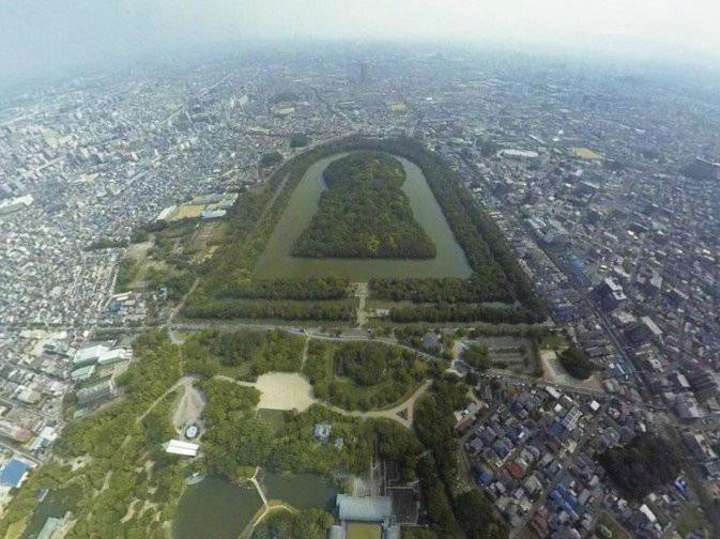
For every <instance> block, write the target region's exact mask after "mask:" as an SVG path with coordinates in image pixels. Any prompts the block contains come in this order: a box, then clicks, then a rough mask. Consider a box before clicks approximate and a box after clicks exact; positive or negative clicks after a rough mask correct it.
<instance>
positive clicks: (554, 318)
mask: <svg viewBox="0 0 720 539" xmlns="http://www.w3.org/2000/svg"><path fill="white" fill-rule="evenodd" d="M515 62H516V63H514V62H513V60H512V59H500V58H496V57H494V56H489V55H488V56H477V57H476V56H473V55H470V54H461V53H458V52H453V51H440V52H434V53H428V52H427V51H424V50H422V51H414V50H412V49H407V50H389V49H388V50H384V49H383V50H380V51H378V52H377V53H376V54H375V55H374V56H372V59H369V58H364V57H363V58H357V57H350V56H346V55H340V54H330V53H327V54H323V53H320V52H318V51H315V50H311V51H309V52H308V53H307V54H306V55H303V54H297V55H294V56H292V57H290V56H282V55H279V56H278V57H277V58H273V59H272V60H268V59H267V58H257V59H254V58H253V57H242V58H239V59H232V60H223V61H219V60H214V61H212V62H211V61H208V62H207V63H201V62H196V63H191V64H187V65H161V66H146V67H142V66H139V67H137V68H134V69H131V70H119V71H117V72H109V71H108V72H103V73H99V74H95V75H88V76H84V77H76V78H72V79H69V80H65V81H63V82H61V83H57V84H53V85H49V86H38V87H37V88H35V89H32V90H27V91H26V92H25V93H22V94H18V95H14V96H12V98H8V99H6V104H5V107H4V108H3V109H0V258H1V263H0V451H1V454H2V455H1V456H0V507H3V506H6V505H7V504H8V503H10V501H11V500H12V499H13V497H14V496H16V495H17V494H18V492H22V488H23V487H22V484H23V482H24V481H26V480H27V479H28V478H29V477H32V474H33V473H36V470H37V468H38V467H41V466H42V465H43V464H45V463H49V462H52V461H53V458H54V457H53V455H54V446H55V444H56V441H57V440H58V438H59V437H60V436H61V434H62V432H63V431H64V430H65V428H66V426H67V425H68V424H70V423H71V422H72V421H73V420H77V419H80V418H82V417H85V416H88V415H91V414H93V413H96V411H97V410H98V409H103V407H105V406H107V405H108V403H110V402H112V401H114V400H118V398H119V397H120V398H125V397H124V396H123V391H122V389H121V388H120V387H119V386H120V384H118V378H119V377H121V376H122V374H123V373H124V372H126V371H127V369H128V368H129V367H130V366H131V365H132V364H133V360H134V358H133V352H132V350H133V341H134V339H135V337H136V336H137V335H138V334H139V333H141V332H143V331H145V330H148V329H153V328H166V329H168V330H169V331H171V333H172V332H173V331H174V332H177V333H182V332H189V331H193V330H196V329H203V328H204V326H202V324H200V323H195V322H192V321H188V320H184V319H182V318H181V317H180V316H178V310H179V308H180V306H181V303H182V302H181V301H178V300H177V298H173V297H172V294H170V295H168V291H167V290H166V289H164V288H162V289H161V290H157V289H147V290H145V289H143V287H132V289H129V290H124V291H119V290H117V287H116V283H117V279H118V273H119V270H120V266H121V260H123V258H124V256H125V255H126V253H127V251H128V250H132V249H134V248H135V245H136V242H134V241H133V234H136V233H137V231H138V229H139V228H140V227H142V226H145V225H148V224H152V223H157V222H180V221H187V220H194V222H215V221H216V220H219V219H223V218H225V216H226V213H227V212H228V211H229V210H230V209H231V208H232V207H233V205H234V204H235V203H236V201H237V199H238V194H239V193H243V192H247V191H248V190H249V191H253V190H257V189H258V188H259V187H261V186H263V185H264V184H265V183H266V182H267V181H268V179H269V178H270V175H271V173H272V171H273V170H275V169H276V168H277V167H278V166H279V165H278V164H275V163H270V164H269V165H267V166H265V165H261V161H262V160H263V159H267V156H268V155H270V154H273V152H278V153H279V154H280V156H281V159H282V161H287V160H289V159H291V158H293V157H294V156H297V155H300V154H301V153H302V152H303V151H306V149H307V147H309V148H312V147H313V146H315V145H319V144H320V143H322V142H325V141H330V140H335V139H340V138H342V137H345V136H348V135H353V134H362V135H365V136H368V137H373V138H374V137H377V138H383V137H396V136H407V137H412V138H415V139H417V140H419V141H421V142H422V143H423V145H424V146H425V147H427V148H428V149H431V150H433V151H435V152H437V153H438V154H439V155H441V156H442V157H443V158H444V159H445V160H446V161H447V162H448V163H449V164H450V166H451V167H452V169H454V170H455V171H456V172H457V173H458V174H459V177H460V178H461V179H462V181H463V182H464V184H465V187H467V188H468V189H469V190H470V191H471V192H472V194H473V197H474V198H475V200H476V201H477V203H478V204H479V205H482V206H483V207H485V208H487V210H488V212H489V214H490V215H491V216H492V219H493V221H494V222H495V223H496V224H497V225H498V227H499V228H500V230H502V232H503V233H504V235H505V237H506V239H507V240H508V242H509V243H510V244H511V246H512V248H513V250H514V252H515V253H516V255H517V257H518V259H519V262H520V265H521V267H522V269H523V270H524V272H525V273H526V274H527V276H528V277H529V279H530V281H531V282H532V283H533V284H534V285H535V288H536V290H537V292H538V294H539V295H540V296H541V297H542V298H543V299H544V301H545V303H546V304H547V308H548V312H549V314H550V317H549V318H548V320H547V321H546V322H545V323H544V324H542V327H543V328H544V329H545V330H547V331H548V332H549V333H550V334H551V335H550V336H547V335H546V336H545V337H544V338H543V339H540V340H539V341H538V345H537V346H538V349H537V350H535V352H534V353H536V355H537V358H536V359H537V361H538V364H539V365H540V367H539V368H540V372H541V373H542V374H541V375H540V376H534V375H532V376H531V375H530V374H529V373H527V372H522V371H520V370H515V369H513V368H504V367H503V366H502V365H498V364H497V363H496V364H494V365H492V366H491V368H489V369H486V368H478V367H477V365H474V364H471V363H470V362H469V361H464V360H463V357H464V356H463V355H462V353H463V350H465V349H468V348H471V347H473V346H482V347H485V348H486V350H487V353H488V354H489V355H490V357H491V358H492V357H495V358H496V359H497V358H503V357H505V355H508V356H509V355H511V354H509V352H508V351H509V350H510V349H512V350H511V351H512V353H513V354H514V353H520V354H521V355H525V354H526V352H525V348H523V349H522V350H521V351H518V350H520V348H518V347H519V346H520V345H518V343H517V341H510V340H504V339H507V337H506V336H503V335H500V334H498V335H495V336H487V335H486V336H482V337H473V336H472V335H470V334H466V335H462V334H460V333H456V332H455V331H456V329H457V328H458V327H461V326H463V325H462V324H452V323H443V324H435V325H434V326H433V328H432V329H431V330H429V331H425V332H424V334H423V335H421V341H420V343H419V346H415V348H418V349H419V350H422V351H423V353H425V354H430V355H433V356H438V357H441V356H442V357H449V358H450V363H449V368H450V370H451V371H452V372H453V373H456V374H458V375H459V376H468V375H469V374H472V375H474V376H477V383H476V384H474V394H475V395H476V397H475V398H473V401H472V403H469V404H467V405H466V406H465V407H464V408H461V409H459V410H456V417H455V420H456V424H455V431H454V432H455V435H456V436H457V439H458V441H459V443H460V447H461V451H460V453H461V456H462V469H463V470H464V471H465V473H466V474H467V478H468V482H469V484H471V485H472V486H473V488H474V489H476V490H477V491H478V492H481V493H482V494H483V496H485V497H486V498H487V499H488V500H489V501H490V503H491V505H492V507H493V511H494V512H495V514H497V516H498V518H500V519H502V520H503V521H504V522H505V524H507V525H508V527H509V529H510V530H511V531H510V537H538V538H545V537H558V538H578V539H579V538H581V537H606V538H611V537H628V536H630V537H648V538H650V537H652V538H658V539H660V538H670V537H682V538H689V537H693V538H694V537H698V538H700V537H716V536H717V535H715V534H717V533H719V530H720V511H718V505H717V500H718V499H720V374H718V373H719V372H720V259H719V257H720V138H719V137H718V132H720V105H719V104H717V103H711V102H706V101H703V100H701V99H698V98H696V97H694V96H693V95H692V94H691V93H688V94H682V93H680V92H678V91H676V90H674V89H672V88H666V87H664V86H663V84H662V83H661V82H660V81H658V80H653V79H650V78H648V79H647V80H646V79H643V78H633V77H623V76H620V75H617V74H614V73H606V72H603V71H602V68H599V69H598V70H594V69H589V68H587V67H586V68H579V67H574V66H572V65H571V66H560V65H557V64H555V63H551V62H547V63H545V61H544V60H542V59H540V58H538V59H532V58H517V59H516V60H515ZM297 135H305V136H306V137H307V145H305V144H303V145H300V144H297V145H295V144H291V139H293V137H295V136H297ZM196 284H197V283H196ZM362 301H363V302H364V298H363V299H362ZM376 307H377V308H376V309H375V311H373V313H372V315H373V316H374V317H377V318H380V319H381V318H383V317H384V316H386V315H387V312H386V310H384V309H383V308H381V307H380V306H376ZM362 308H364V303H362V307H361V309H360V310H362ZM357 322H358V324H357V325H358V328H362V334H361V333H360V332H359V330H358V329H357V328H355V329H354V330H349V332H347V333H346V334H342V331H343V330H339V332H338V337H337V338H338V339H340V338H341V337H343V335H344V336H347V337H348V339H349V338H350V337H352V338H358V339H360V338H361V337H362V338H367V334H368V331H366V330H365V326H364V325H363V323H361V321H360V320H358V321H357ZM471 325H472V324H465V325H464V326H467V328H469V327H470V326H471ZM201 326H202V327H201ZM287 326H288V327H287V328H286V329H289V330H290V332H291V333H292V334H293V335H302V336H309V338H310V337H313V336H315V337H320V338H328V339H329V338H330V332H329V331H325V330H324V329H320V328H319V327H317V328H315V327H311V324H307V327H305V325H304V324H302V323H300V322H298V323H297V324H292V325H290V324H287ZM295 326H297V327H295ZM464 326H463V327H464ZM467 328H466V329H467ZM451 330H452V331H451ZM352 331H355V333H352V335H351V332H352ZM371 335H372V333H371ZM171 336H172V335H171ZM450 336H451V337H452V338H450ZM522 337H523V338H525V336H524V335H523V336H522ZM554 337H557V338H559V339H560V341H558V342H563V343H565V344H563V345H556V344H555V341H554ZM447 339H450V340H451V341H453V342H451V343H448V342H447ZM386 340H387V338H386ZM388 342H389V341H388ZM393 342H395V341H393ZM397 342H401V343H403V344H405V343H406V341H403V340H402V339H400V338H398V339H397ZM532 342H534V341H532ZM566 344H567V345H570V346H571V348H573V349H577V350H580V351H581V352H582V353H583V354H584V356H586V357H587V358H588V360H589V362H590V363H591V367H592V369H593V372H594V373H593V375H592V376H590V377H588V378H587V379H585V380H579V379H577V378H576V377H573V376H571V375H570V374H569V373H568V372H566V371H565V370H564V369H563V368H562V366H561V364H560V361H559V359H558V358H559V356H560V355H561V352H560V349H561V348H565V347H566ZM522 346H523V347H525V346H527V347H528V348H532V347H533V346H534V345H533V344H532V343H531V341H530V340H528V341H523V343H522ZM305 353H306V354H307V351H306V352H305ZM443 354H444V355H443ZM68 410H70V413H68ZM395 419H396V421H397V418H395ZM399 423H400V424H402V425H403V426H408V425H410V424H411V423H412V417H410V418H409V419H408V418H407V417H404V418H401V420H400V421H399ZM323 425H324V424H322V423H318V425H317V426H316V427H315V431H314V432H313V436H314V437H315V438H316V439H317V440H318V442H319V443H323V444H327V443H328V441H329V439H330V438H329V432H330V428H329V426H328V427H327V429H326V430H327V433H326V432H325V430H324V427H323ZM192 426H193V427H194V428H195V429H196V430H194V431H191V435H187V434H185V435H184V436H182V437H184V438H185V440H184V441H180V440H172V441H170V442H168V444H169V445H166V446H165V447H166V449H167V451H168V452H170V453H174V454H177V455H184V456H190V457H192V456H195V455H197V451H198V444H199V445H200V446H201V445H202V440H200V441H197V440H195V437H196V435H197V432H198V430H197V427H196V426H195V424H194V423H193V425H192ZM318 426H319V427H320V429H319V430H318ZM183 432H184V433H187V432H188V431H187V430H185V431H183ZM650 435H659V436H662V437H664V438H666V439H669V440H671V441H673V442H674V443H675V444H676V446H677V448H678V449H679V451H680V452H681V453H682V462H683V469H682V472H681V473H680V474H679V475H678V476H677V477H676V478H674V480H673V481H672V482H670V483H669V484H666V485H663V486H661V487H658V488H657V489H654V490H652V491H651V492H649V493H648V494H647V495H644V496H642V497H641V498H640V499H636V500H631V499H628V496H625V495H624V493H623V492H621V491H620V489H619V488H618V486H617V484H615V483H613V481H612V480H611V479H610V477H609V474H608V472H607V471H606V469H605V468H604V467H603V465H602V464H600V463H599V462H598V459H597V458H596V457H597V456H598V455H599V454H604V452H606V451H607V450H608V449H611V448H614V447H616V446H618V445H625V444H628V443H629V442H631V441H632V440H633V439H635V438H636V437H647V436H650ZM333 439H334V440H335V438H333ZM196 442H197V443H196ZM335 443H337V442H335ZM342 443H343V442H342V438H340V445H341V447H342ZM183 444H184V445H183ZM385 473H386V476H385V478H384V479H383V480H382V482H381V485H382V488H378V489H376V490H377V492H373V491H372V489H370V491H371V492H372V493H373V494H375V495H374V496H373V497H372V501H371V502H363V501H362V498H361V497H360V501H358V499H357V498H358V497H356V498H353V497H351V496H347V497H345V498H344V497H343V496H344V495H342V494H341V495H339V496H338V500H337V510H338V511H339V512H340V516H339V517H338V520H339V523H338V524H336V525H334V526H333V527H332V528H330V537H345V535H344V534H345V529H344V528H343V527H342V526H341V525H339V524H341V523H342V522H344V521H345V520H352V521H354V520H359V521H363V520H368V521H372V522H376V523H381V524H382V525H383V526H384V528H383V529H384V530H393V531H391V532H389V533H386V534H385V535H384V537H399V533H400V532H399V528H398V527H396V526H394V524H395V523H398V524H402V525H403V526H410V527H417V526H419V525H424V524H426V523H427V518H426V517H427V515H426V508H423V503H422V502H421V501H420V500H421V499H422V495H421V493H420V488H419V487H418V486H417V483H413V482H403V481H401V480H400V479H397V480H392V479H390V480H388V479H387V475H388V474H387V470H385ZM258 488H259V487H258ZM407 489H410V490H407ZM380 491H382V492H380ZM395 491H396V492H395ZM393 492H395V494H393ZM409 492H410V494H408V493H409ZM380 494H382V496H381V495H380ZM394 495H395V496H396V498H397V500H400V501H397V500H395V499H394V498H393V496H394ZM363 503H365V505H363ZM388 504H389V505H388ZM393 504H395V505H393ZM398 504H405V505H403V507H404V510H403V511H402V515H403V516H402V518H398V510H397V507H400V505H398ZM407 504H409V506H410V509H408V505H407ZM393 507H395V508H396V509H395V510H393ZM364 512H369V513H372V514H373V515H379V516H377V518H376V517H375V516H372V517H366V516H363V515H367V513H364ZM342 514H345V515H346V517H345V518H343V517H342ZM347 515H350V516H347ZM61 524H62V523H60V522H57V523H53V525H56V526H58V529H59V528H60V527H61ZM391 524H392V525H391ZM393 534H398V535H393ZM47 537H52V535H48V536H47Z"/></svg>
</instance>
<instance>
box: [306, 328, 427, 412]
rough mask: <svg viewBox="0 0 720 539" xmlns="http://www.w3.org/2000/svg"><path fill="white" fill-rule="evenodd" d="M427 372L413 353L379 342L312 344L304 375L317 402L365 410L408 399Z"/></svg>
mask: <svg viewBox="0 0 720 539" xmlns="http://www.w3.org/2000/svg"><path fill="white" fill-rule="evenodd" d="M428 368H429V367H428V364H427V362H426V361H424V360H422V359H420V358H418V357H417V356H416V354H414V353H413V352H410V351H409V350H404V349H401V348H398V347H393V346H387V345H384V344H381V343H378V342H346V343H342V344H332V343H327V342H322V341H315V340H313V341H311V343H310V346H309V348H308V357H307V361H306V363H305V368H304V373H305V374H306V375H307V376H308V378H309V380H310V383H311V384H312V385H313V392H314V393H315V396H316V397H317V398H319V399H322V400H327V401H328V402H330V403H332V404H335V405H337V406H340V407H342V408H345V409H347V410H353V409H358V408H359V409H362V410H368V409H371V408H381V407H383V406H387V405H389V404H392V403H395V402H397V401H399V400H400V399H402V398H403V397H405V396H407V395H408V393H409V391H411V390H412V389H414V388H415V387H417V386H418V385H419V384H420V383H421V382H422V380H423V379H424V378H425V376H426V373H427V371H428Z"/></svg>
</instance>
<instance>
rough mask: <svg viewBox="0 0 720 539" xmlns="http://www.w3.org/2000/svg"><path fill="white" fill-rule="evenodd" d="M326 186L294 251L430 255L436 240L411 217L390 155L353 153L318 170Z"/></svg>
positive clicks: (400, 176) (401, 177)
mask: <svg viewBox="0 0 720 539" xmlns="http://www.w3.org/2000/svg"><path fill="white" fill-rule="evenodd" d="M323 179H324V180H325V184H326V185H327V190H325V191H324V192H323V194H322V195H321V197H320V207H319V209H318V211H317V213H316V214H315V215H314V216H313V219H312V221H311V223H310V225H309V226H308V228H307V229H305V230H304V231H303V233H302V234H301V235H300V237H299V238H298V239H297V241H296V243H295V245H294V247H293V251H292V253H293V255H294V256H305V257H314V258H325V257H338V258H433V257H435V255H436V249H435V245H434V244H433V243H432V240H431V239H430V237H429V236H428V235H427V233H426V232H425V231H424V230H423V229H422V228H421V227H420V225H419V224H418V223H417V222H416V221H415V218H414V217H413V212H412V208H411V207H410V201H409V199H408V197H407V195H406V194H405V193H404V192H403V191H402V189H401V187H402V184H403V183H404V181H405V170H404V169H403V166H402V164H401V163H400V162H399V161H398V160H397V159H395V158H393V157H391V156H389V155H386V154H382V153H377V152H355V153H351V154H350V155H348V156H346V157H343V158H341V159H338V160H336V161H333V162H332V163H331V164H330V165H329V166H328V167H327V168H326V169H325V172H324V173H323Z"/></svg>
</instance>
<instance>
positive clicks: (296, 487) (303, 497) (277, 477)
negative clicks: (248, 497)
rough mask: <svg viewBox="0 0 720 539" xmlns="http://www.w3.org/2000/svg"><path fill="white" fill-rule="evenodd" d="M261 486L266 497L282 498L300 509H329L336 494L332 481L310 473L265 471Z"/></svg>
mask: <svg viewBox="0 0 720 539" xmlns="http://www.w3.org/2000/svg"><path fill="white" fill-rule="evenodd" d="M262 486H263V490H264V491H265V495H266V496H267V498H268V499H271V500H282V501H284V502H286V503H288V504H290V505H292V506H293V507H295V508H296V509H300V510H304V509H310V508H313V507H317V508H319V509H325V510H326V511H330V510H332V508H333V507H334V505H335V496H336V495H337V488H336V487H335V485H334V484H333V482H332V481H330V480H329V479H326V478H324V477H322V476H320V475H318V474H312V473H302V474H289V473H273V472H265V473H264V474H263V478H262Z"/></svg>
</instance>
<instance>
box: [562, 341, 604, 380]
mask: <svg viewBox="0 0 720 539" xmlns="http://www.w3.org/2000/svg"><path fill="white" fill-rule="evenodd" d="M558 358H559V359H560V363H561V364H562V366H563V368H564V369H565V370H566V371H567V372H568V373H569V374H570V376H572V377H573V378H577V379H578V380H587V379H588V378H590V376H591V375H592V373H593V371H594V370H595V365H593V364H592V363H591V362H590V360H589V359H588V357H587V356H586V355H585V354H584V353H583V352H582V351H581V350H578V349H577V348H576V347H574V346H571V347H570V348H568V349H567V350H563V351H562V352H560V355H559V356H558Z"/></svg>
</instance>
